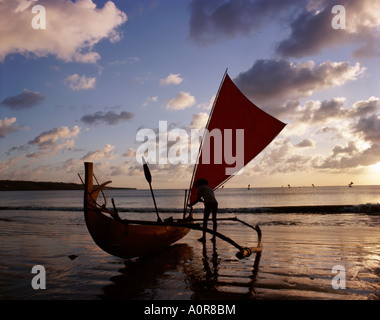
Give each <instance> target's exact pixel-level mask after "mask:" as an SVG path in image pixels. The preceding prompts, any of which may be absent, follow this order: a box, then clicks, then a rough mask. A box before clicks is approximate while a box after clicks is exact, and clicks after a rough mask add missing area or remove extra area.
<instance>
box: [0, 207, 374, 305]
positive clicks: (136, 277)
mask: <svg viewBox="0 0 380 320" xmlns="http://www.w3.org/2000/svg"><path fill="white" fill-rule="evenodd" d="M127 214H128V215H129V216H130V217H132V216H135V217H136V216H137V217H138V216H139V215H141V214H132V213H127ZM147 215H148V217H147V218H149V215H151V216H152V218H153V217H154V213H147ZM197 215H198V214H197ZM227 215H228V214H227V213H226V214H223V216H227ZM240 218H241V219H243V220H245V221H247V222H249V223H252V224H256V223H259V224H260V226H261V229H262V232H263V243H264V250H263V253H262V255H261V258H260V261H259V267H258V268H254V263H255V255H252V256H251V257H250V258H247V259H243V260H238V259H237V258H236V257H235V254H236V249H235V248H234V247H232V246H231V245H229V244H228V243H226V242H224V241H222V240H220V239H217V241H216V243H215V245H213V243H212V242H211V241H209V240H207V241H206V245H205V247H204V246H203V245H202V243H200V242H198V241H197V239H198V238H199V236H200V234H199V232H197V231H191V232H190V233H189V234H188V235H187V236H186V237H185V238H183V239H182V240H180V241H179V242H178V243H176V244H175V245H173V246H171V247H170V248H168V249H167V250H164V251H163V252H161V253H158V254H156V255H152V256H150V257H145V258H139V259H133V260H127V261H125V260H122V259H119V258H116V257H113V256H110V255H108V254H107V253H105V252H103V251H102V250H101V249H99V248H98V247H97V246H96V245H95V243H94V242H93V241H92V239H91V237H90V235H89V234H88V232H87V228H86V225H85V223H84V217H83V215H82V214H81V213H80V212H77V211H52V210H49V211H44V210H0V235H1V236H0V237H1V242H0V243H1V245H0V246H1V250H0V281H1V286H0V298H1V299H137V300H148V299H149V300H150V299H155V300H162V299H165V300H166V299H170V300H189V299H202V300H203V299H239V300H246V299H297V300H298V299H333V300H336V299H355V300H356V299H379V298H380V230H379V223H380V215H367V214H359V213H346V214H345V213H341V214H299V213H298V214H282V213H278V214H267V213H264V214H257V215H251V214H243V215H241V216H240ZM218 231H220V232H222V233H224V234H227V235H228V236H229V237H231V238H233V239H234V240H236V242H238V243H240V244H244V245H246V246H254V245H255V244H256V234H255V233H254V232H253V231H252V230H251V229H249V228H245V227H243V229H242V228H241V227H240V225H238V224H237V223H235V222H231V221H221V222H220V223H219V224H218ZM70 255H76V256H77V257H76V258H75V259H74V260H70V259H69V256H70ZM34 265H42V266H44V267H45V270H46V289H44V290H43V289H40V290H34V289H33V288H32V286H31V281H32V279H33V277H34V276H35V274H32V273H31V270H32V268H33V266H34ZM334 266H342V267H344V271H345V288H344V289H337V290H336V289H333V287H332V280H333V278H334V276H335V275H336V274H333V273H332V269H333V267H334Z"/></svg>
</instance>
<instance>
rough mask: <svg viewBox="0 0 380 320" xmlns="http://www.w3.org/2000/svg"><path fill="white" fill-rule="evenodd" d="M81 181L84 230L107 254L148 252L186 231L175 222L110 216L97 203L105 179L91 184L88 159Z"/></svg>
mask: <svg viewBox="0 0 380 320" xmlns="http://www.w3.org/2000/svg"><path fill="white" fill-rule="evenodd" d="M84 184H85V194H84V215H85V220H86V225H87V228H88V231H89V232H90V235H91V237H92V238H93V240H94V241H95V243H96V244H97V245H98V246H99V247H100V248H101V249H102V250H104V251H105V252H107V253H109V254H111V255H114V256H117V257H120V258H124V259H129V258H135V257H141V256H145V255H148V254H152V253H155V252H158V251H161V250H162V249H164V248H165V247H168V246H169V245H171V244H173V243H174V242H176V241H178V240H179V239H181V238H183V237H184V236H185V235H186V234H187V233H188V232H189V231H190V229H189V228H185V227H181V226H176V225H175V223H174V225H173V223H170V225H165V224H163V223H159V222H154V221H152V222H149V221H141V223H139V222H138V221H129V220H117V219H115V218H113V217H112V216H111V215H112V211H110V210H107V209H105V208H102V207H100V206H99V205H98V204H97V197H98V194H99V192H100V191H101V189H102V188H103V187H104V186H105V185H106V184H107V183H104V184H102V185H101V186H98V187H96V188H94V187H93V164H92V163H85V183H84ZM104 212H107V213H104Z"/></svg>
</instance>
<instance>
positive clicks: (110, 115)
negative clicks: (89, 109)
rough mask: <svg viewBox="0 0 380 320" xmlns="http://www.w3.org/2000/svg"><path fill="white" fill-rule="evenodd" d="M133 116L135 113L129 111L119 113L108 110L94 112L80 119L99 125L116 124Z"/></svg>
mask: <svg viewBox="0 0 380 320" xmlns="http://www.w3.org/2000/svg"><path fill="white" fill-rule="evenodd" d="M133 117H134V114H133V113H131V112H128V111H122V112H120V113H119V114H117V113H115V112H113V111H108V112H107V113H103V112H101V111H98V112H95V113H94V114H87V115H84V116H83V117H82V118H81V119H80V120H81V121H82V122H84V123H86V124H89V125H99V124H101V123H105V124H107V125H115V124H118V123H120V122H123V121H128V120H131V119H132V118H133Z"/></svg>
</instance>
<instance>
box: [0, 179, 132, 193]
mask: <svg viewBox="0 0 380 320" xmlns="http://www.w3.org/2000/svg"><path fill="white" fill-rule="evenodd" d="M109 189H132V190H133V189H135V188H109ZM32 190H36V191H38V190H83V185H82V184H79V183H66V182H37V181H14V180H0V191H32Z"/></svg>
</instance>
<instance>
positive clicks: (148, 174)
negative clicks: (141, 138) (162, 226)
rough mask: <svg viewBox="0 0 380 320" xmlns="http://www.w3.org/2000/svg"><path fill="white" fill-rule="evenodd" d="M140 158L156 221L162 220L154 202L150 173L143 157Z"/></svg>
mask: <svg viewBox="0 0 380 320" xmlns="http://www.w3.org/2000/svg"><path fill="white" fill-rule="evenodd" d="M142 160H143V164H144V165H143V167H144V175H145V179H146V181H148V183H149V188H150V192H151V194H152V198H153V203H154V208H155V209H156V214H157V221H158V222H162V220H161V218H160V216H159V215H158V209H157V204H156V199H155V198H154V193H153V189H152V175H151V174H150V170H149V168H148V164H147V163H146V161H145V159H144V157H142Z"/></svg>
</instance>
